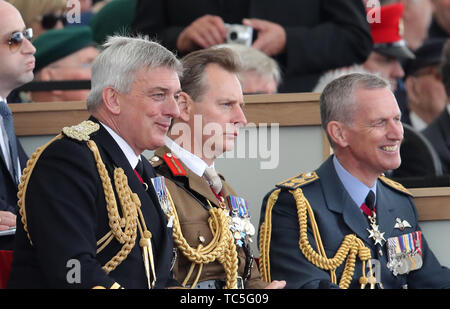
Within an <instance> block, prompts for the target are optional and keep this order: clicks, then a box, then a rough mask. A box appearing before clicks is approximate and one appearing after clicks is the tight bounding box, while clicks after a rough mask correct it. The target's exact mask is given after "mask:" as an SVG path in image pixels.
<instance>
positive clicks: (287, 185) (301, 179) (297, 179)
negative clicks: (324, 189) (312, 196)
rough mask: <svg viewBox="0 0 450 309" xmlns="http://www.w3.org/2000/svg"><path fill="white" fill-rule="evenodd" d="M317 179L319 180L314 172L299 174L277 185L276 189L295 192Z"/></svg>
mask: <svg viewBox="0 0 450 309" xmlns="http://www.w3.org/2000/svg"><path fill="white" fill-rule="evenodd" d="M317 179H319V176H317V174H316V172H308V173H300V174H298V175H297V176H294V177H292V178H289V179H287V180H285V181H282V182H280V183H279V184H277V187H278V188H282V189H288V190H295V189H297V188H300V187H302V186H304V185H306V184H309V183H312V182H314V181H316V180H317Z"/></svg>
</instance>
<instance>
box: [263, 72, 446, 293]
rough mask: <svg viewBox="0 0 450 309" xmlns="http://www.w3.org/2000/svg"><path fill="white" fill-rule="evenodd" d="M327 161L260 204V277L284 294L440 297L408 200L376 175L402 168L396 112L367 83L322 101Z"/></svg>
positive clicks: (351, 80)
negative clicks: (277, 283)
mask: <svg viewBox="0 0 450 309" xmlns="http://www.w3.org/2000/svg"><path fill="white" fill-rule="evenodd" d="M320 108H321V117H322V126H323V128H324V130H325V131H326V133H327V136H328V139H329V141H330V143H331V145H332V147H333V150H334V155H332V156H331V157H330V158H328V159H327V160H326V161H325V162H324V163H323V164H322V165H321V166H320V167H319V168H318V169H317V170H316V171H315V172H310V173H301V174H299V175H297V176H295V177H293V178H291V179H288V180H286V181H284V182H281V183H280V184H279V185H277V188H276V189H275V190H273V191H272V192H270V193H269V194H268V195H267V196H266V197H265V198H264V201H263V207H262V210H261V216H262V218H261V222H260V223H261V226H260V239H259V240H260V242H259V246H260V250H261V261H260V265H261V267H262V270H261V272H262V274H263V276H264V277H265V278H266V279H267V278H269V279H277V278H283V279H286V281H287V287H289V288H338V287H340V288H368V287H371V288H446V287H450V271H449V270H448V269H447V268H445V267H442V266H441V265H440V264H439V262H438V260H437V259H436V257H435V256H434V254H433V253H432V251H431V250H430V248H429V247H428V245H427V242H426V240H425V238H424V236H423V234H422V233H421V230H420V227H419V226H418V216H417V210H416V208H415V205H414V203H413V201H412V196H411V195H410V193H409V192H408V191H407V190H406V189H405V188H404V187H402V186H401V185H400V184H398V183H395V182H393V181H391V180H389V179H387V178H386V177H384V176H383V173H384V172H385V171H387V170H390V169H395V168H397V167H398V166H399V165H400V162H401V160H400V154H399V153H400V152H399V150H400V149H399V147H400V143H401V141H402V139H403V128H402V124H401V122H400V116H401V115H400V111H399V108H398V105H397V102H396V100H395V97H394V95H393V94H392V92H391V90H390V88H389V85H388V83H387V82H386V81H384V80H383V79H381V78H379V77H376V76H374V75H371V74H359V73H355V74H350V75H346V76H343V77H340V78H338V79H336V80H334V81H332V82H331V83H330V84H329V85H328V86H327V87H326V88H325V90H324V92H323V93H322V95H321V98H320Z"/></svg>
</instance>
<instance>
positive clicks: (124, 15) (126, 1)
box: [89, 0, 137, 44]
mask: <svg viewBox="0 0 450 309" xmlns="http://www.w3.org/2000/svg"><path fill="white" fill-rule="evenodd" d="M136 3H137V1H136V0H114V1H111V2H108V3H107V4H105V6H104V7H102V8H101V9H100V11H98V12H97V13H96V14H94V16H92V18H91V20H90V21H89V26H90V27H91V29H92V33H93V36H94V40H95V42H97V43H98V44H103V43H104V42H105V40H106V37H107V36H111V35H114V34H117V33H118V34H122V35H126V34H127V33H128V32H129V31H130V25H131V23H132V22H133V20H134V17H135V14H136Z"/></svg>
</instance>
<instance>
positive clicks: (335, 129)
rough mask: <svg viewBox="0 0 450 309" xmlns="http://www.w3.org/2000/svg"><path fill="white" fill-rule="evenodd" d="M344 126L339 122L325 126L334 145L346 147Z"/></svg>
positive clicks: (331, 122) (332, 122)
mask: <svg viewBox="0 0 450 309" xmlns="http://www.w3.org/2000/svg"><path fill="white" fill-rule="evenodd" d="M345 130H346V128H345V125H344V124H343V123H341V122H339V121H330V122H329V123H328V125H327V132H328V135H329V136H330V138H331V140H332V141H333V143H334V144H335V145H339V146H340V147H346V146H347V145H348V141H347V136H346V134H345Z"/></svg>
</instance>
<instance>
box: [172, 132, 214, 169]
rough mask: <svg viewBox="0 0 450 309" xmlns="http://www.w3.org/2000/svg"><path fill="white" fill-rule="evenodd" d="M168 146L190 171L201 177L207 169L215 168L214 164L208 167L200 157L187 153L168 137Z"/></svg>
mask: <svg viewBox="0 0 450 309" xmlns="http://www.w3.org/2000/svg"><path fill="white" fill-rule="evenodd" d="M166 146H167V147H168V148H169V149H170V151H171V152H172V153H173V154H174V155H175V156H176V157H177V158H178V159H180V160H181V162H183V163H184V165H186V167H187V168H188V169H190V170H191V171H192V172H193V173H194V174H196V175H197V176H199V177H202V176H203V174H204V173H205V169H206V168H207V167H212V168H214V163H213V164H212V165H211V166H208V165H207V164H206V163H205V161H203V160H202V159H201V158H200V157H198V156H196V155H195V154H193V153H191V152H190V151H187V150H186V149H184V148H183V147H181V146H180V145H178V144H177V143H176V142H175V141H174V140H172V139H171V138H170V137H168V136H166Z"/></svg>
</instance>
